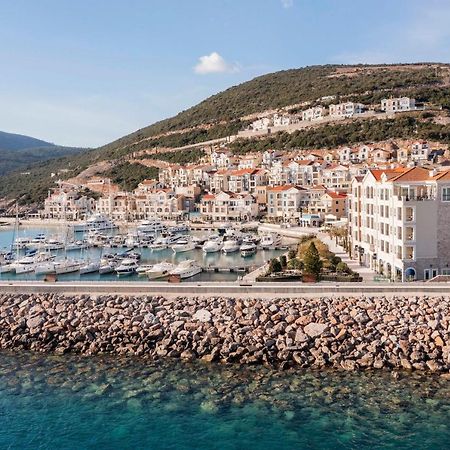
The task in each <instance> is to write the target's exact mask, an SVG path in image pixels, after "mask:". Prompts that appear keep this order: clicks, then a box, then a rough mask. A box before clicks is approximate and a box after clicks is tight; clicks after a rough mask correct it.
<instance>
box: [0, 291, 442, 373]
mask: <svg viewBox="0 0 450 450" xmlns="http://www.w3.org/2000/svg"><path fill="white" fill-rule="evenodd" d="M449 332H450V297H426V296H421V297H390V298H387V297H350V298H342V297H337V296H331V297H325V296H324V297H321V298H315V299H310V298H308V299H306V298H298V299H282V298H279V299H273V300H258V299H236V298H225V297H223V298H222V297H210V298H192V297H190V298H183V297H179V298H175V299H166V298H164V297H156V296H151V297H150V296H147V297H145V296H141V297H124V296H106V295H105V296H97V295H95V296H94V295H92V296H88V295H78V296H63V295H57V294H1V295H0V348H3V349H26V350H33V351H39V352H56V353H68V352H71V353H78V354H86V355H93V354H100V353H109V354H118V355H135V356H143V357H149V358H152V359H158V358H181V359H186V360H191V359H202V360H204V361H208V362H211V361H218V362H225V363H240V364H259V363H264V364H270V365H275V366H279V367H280V366H281V368H286V367H291V366H292V367H301V368H306V367H313V368H322V367H332V368H339V369H345V370H357V369H369V368H377V369H381V368H387V369H394V368H395V369H408V370H414V369H415V370H429V371H439V372H448V371H449V370H450V338H449Z"/></svg>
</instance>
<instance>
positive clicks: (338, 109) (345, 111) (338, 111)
mask: <svg viewBox="0 0 450 450" xmlns="http://www.w3.org/2000/svg"><path fill="white" fill-rule="evenodd" d="M363 111H364V105H363V104H362V103H354V102H345V103H338V104H337V105H330V117H332V118H337V119H339V118H346V117H353V116H354V115H355V114H361V113H362V112H363Z"/></svg>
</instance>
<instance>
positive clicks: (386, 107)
mask: <svg viewBox="0 0 450 450" xmlns="http://www.w3.org/2000/svg"><path fill="white" fill-rule="evenodd" d="M381 109H382V111H385V112H386V113H388V114H393V113H396V112H401V111H413V110H414V109H416V100H415V99H414V98H409V97H399V98H384V99H383V100H381Z"/></svg>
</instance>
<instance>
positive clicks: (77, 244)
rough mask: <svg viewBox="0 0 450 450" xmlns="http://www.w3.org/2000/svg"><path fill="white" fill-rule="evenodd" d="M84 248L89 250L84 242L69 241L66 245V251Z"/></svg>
mask: <svg viewBox="0 0 450 450" xmlns="http://www.w3.org/2000/svg"><path fill="white" fill-rule="evenodd" d="M85 248H89V244H88V243H87V242H86V241H80V240H79V241H71V242H69V243H67V244H66V251H72V250H84V249H85Z"/></svg>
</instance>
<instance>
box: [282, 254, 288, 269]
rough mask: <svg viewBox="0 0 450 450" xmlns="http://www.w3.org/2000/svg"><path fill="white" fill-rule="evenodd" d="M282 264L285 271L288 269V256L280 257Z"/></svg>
mask: <svg viewBox="0 0 450 450" xmlns="http://www.w3.org/2000/svg"><path fill="white" fill-rule="evenodd" d="M280 264H281V267H282V268H283V269H285V268H286V266H287V259H286V255H281V256H280Z"/></svg>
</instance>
